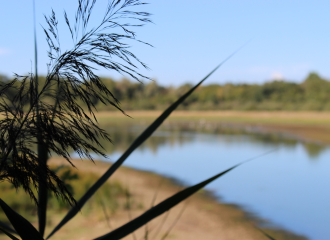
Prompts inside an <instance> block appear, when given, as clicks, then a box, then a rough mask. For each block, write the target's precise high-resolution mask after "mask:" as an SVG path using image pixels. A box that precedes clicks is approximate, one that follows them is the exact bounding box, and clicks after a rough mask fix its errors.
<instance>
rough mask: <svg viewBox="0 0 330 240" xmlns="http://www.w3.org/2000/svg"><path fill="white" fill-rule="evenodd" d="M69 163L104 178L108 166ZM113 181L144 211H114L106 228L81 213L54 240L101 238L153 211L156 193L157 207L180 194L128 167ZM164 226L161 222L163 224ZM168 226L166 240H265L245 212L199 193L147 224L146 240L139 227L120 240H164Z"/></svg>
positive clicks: (164, 182)
mask: <svg viewBox="0 0 330 240" xmlns="http://www.w3.org/2000/svg"><path fill="white" fill-rule="evenodd" d="M73 163H74V165H75V166H76V167H77V168H78V170H79V171H83V172H84V171H92V172H95V173H98V174H102V173H104V172H105V171H106V170H107V169H108V167H109V166H110V164H109V163H105V162H96V163H95V164H93V163H92V162H89V161H87V160H84V161H82V160H73ZM50 164H51V165H52V164H55V165H58V164H67V162H66V161H64V160H63V159H60V158H52V159H51V160H50ZM113 180H119V181H120V182H121V183H123V184H124V185H126V186H128V187H129V191H130V192H131V193H132V195H133V196H132V198H134V201H136V202H138V203H139V204H140V205H141V206H143V207H142V208H141V209H136V208H135V210H132V211H127V210H121V211H118V212H116V213H115V215H112V216H111V217H110V222H109V223H107V221H106V220H105V218H100V216H98V217H94V216H93V214H90V215H88V217H87V216H86V214H84V211H82V213H81V214H78V215H79V216H76V218H75V219H73V220H71V221H70V222H69V223H68V224H67V225H65V226H64V227H63V228H62V229H60V230H59V231H58V232H57V233H56V234H55V235H54V236H53V237H52V239H54V240H56V239H75V240H83V239H86V240H87V239H93V238H96V237H99V236H101V235H103V234H106V233H108V232H110V231H111V230H112V229H115V228H117V227H119V226H121V225H122V224H124V223H126V222H127V221H129V219H133V218H134V217H137V216H139V215H140V214H141V213H143V212H144V211H145V210H147V209H148V208H149V207H150V206H151V203H152V199H153V198H155V195H156V192H157V196H156V201H155V204H157V203H159V202H160V201H162V200H164V199H166V198H167V197H169V196H171V195H173V194H174V193H176V192H177V191H179V190H180V189H182V188H181V187H178V186H176V185H174V184H172V183H171V182H170V181H169V180H168V179H164V178H162V177H160V176H157V175H155V174H152V173H148V172H142V171H137V170H132V169H129V168H120V169H119V170H118V171H117V172H115V174H114V175H113V176H112V177H111V178H110V180H109V181H113ZM159 186H160V187H159ZM157 189H158V191H157ZM183 208H185V209H184V211H183V214H182V215H181V217H180V219H179V220H178V221H177V219H178V215H180V212H181V211H182V209H183ZM59 220H60V219H59V218H58V219H52V220H51V221H50V225H52V226H54V224H56V223H57V222H59ZM163 221H165V222H164V224H163V225H162V222H163ZM175 222H176V224H175V225H174V226H172V225H173V224H174V223H175ZM171 226H172V227H173V229H172V230H171V231H170V233H169V235H168V236H167V238H166V239H176V240H184V239H191V240H194V239H196V240H197V239H198V240H200V239H208V240H213V239H214V240H218V239H228V240H229V239H251V240H252V239H253V240H258V239H269V238H267V237H266V236H265V235H264V234H263V233H261V232H260V231H259V230H257V229H256V228H255V226H256V225H255V223H254V222H253V220H252V219H249V218H248V217H247V216H246V215H245V213H244V212H243V211H241V210H239V209H238V208H236V207H234V206H230V205H226V204H219V203H217V202H216V201H215V200H213V199H212V198H210V197H207V196H206V195H205V194H202V193H198V194H195V195H194V196H193V197H191V198H189V199H188V200H187V201H186V202H184V203H183V204H182V203H181V204H179V205H178V206H176V207H175V208H173V209H172V210H171V211H170V212H169V214H167V213H164V214H163V215H161V216H160V217H158V218H156V219H155V220H153V221H152V222H150V223H149V224H148V227H147V229H148V237H147V238H145V237H144V236H145V232H146V228H145V227H142V228H140V229H139V230H137V231H136V232H135V233H134V235H135V236H133V235H129V236H128V237H126V238H124V239H138V240H140V239H152V240H153V239H162V237H163V236H164V234H165V233H166V232H167V231H168V229H170V228H171ZM51 229H52V227H50V226H49V227H48V232H49V231H50V230H51ZM78 229H79V230H78ZM158 231H159V232H158ZM157 232H158V234H157ZM268 234H270V235H271V234H272V236H273V237H275V236H276V239H299V238H294V237H292V238H285V237H283V236H282V234H281V233H278V232H277V233H275V232H271V231H270V232H269V231H268Z"/></svg>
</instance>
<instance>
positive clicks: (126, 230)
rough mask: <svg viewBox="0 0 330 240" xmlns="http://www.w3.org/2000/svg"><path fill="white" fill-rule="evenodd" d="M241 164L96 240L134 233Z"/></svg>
mask: <svg viewBox="0 0 330 240" xmlns="http://www.w3.org/2000/svg"><path fill="white" fill-rule="evenodd" d="M239 165H240V164H237V165H235V166H234V167H231V168H229V169H227V170H225V171H223V172H221V173H219V174H217V175H215V176H213V177H211V178H209V179H207V180H205V181H203V182H201V183H199V184H196V185H194V186H191V187H188V188H186V189H184V190H182V191H180V192H178V193H176V194H174V195H173V196H172V197H169V198H168V199H166V200H164V201H163V202H161V203H159V204H158V205H156V206H155V207H153V208H150V209H149V210H148V211H146V212H145V213H143V214H142V215H140V216H139V217H137V218H135V219H134V220H132V221H130V222H128V223H126V224H125V225H123V226H121V227H119V228H117V229H115V230H114V231H112V232H110V233H108V234H106V235H103V236H101V237H98V238H95V239H94V240H106V239H111V240H116V239H120V238H123V237H125V236H127V235H128V234H130V233H132V232H133V231H135V230H136V229H138V228H139V227H141V226H143V225H144V224H146V223H147V222H149V221H150V220H152V219H154V218H155V217H157V216H159V215H161V214H162V213H164V212H166V211H168V210H169V209H171V208H172V207H174V206H175V205H177V204H178V203H180V202H182V201H183V200H185V199H186V198H188V197H189V196H191V195H192V194H194V193H195V192H197V191H198V190H200V189H202V188H203V187H205V185H207V184H209V183H210V182H212V181H214V180H215V179H217V178H219V177H221V176H222V175H224V174H226V173H227V172H229V171H231V170H233V169H234V168H236V167H238V166H239Z"/></svg>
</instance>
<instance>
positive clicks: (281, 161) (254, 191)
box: [109, 127, 330, 240]
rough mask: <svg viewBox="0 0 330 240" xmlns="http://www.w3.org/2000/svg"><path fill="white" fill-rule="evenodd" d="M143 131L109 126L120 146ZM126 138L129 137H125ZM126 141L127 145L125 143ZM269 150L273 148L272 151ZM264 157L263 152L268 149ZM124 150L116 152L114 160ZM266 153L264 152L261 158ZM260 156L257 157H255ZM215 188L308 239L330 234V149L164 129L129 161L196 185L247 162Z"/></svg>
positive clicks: (221, 197)
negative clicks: (123, 130) (245, 161)
mask: <svg viewBox="0 0 330 240" xmlns="http://www.w3.org/2000/svg"><path fill="white" fill-rule="evenodd" d="M142 130H143V128H141V127H125V134H126V135H125V134H121V133H122V130H120V129H119V128H113V129H109V132H110V134H111V135H112V136H117V137H118V136H124V138H125V139H126V140H127V141H128V142H127V143H124V142H125V140H123V139H122V138H121V139H119V138H118V139H117V141H116V137H115V139H114V141H115V145H114V146H115V147H116V144H117V143H118V144H117V146H119V148H120V146H121V148H122V149H125V148H126V145H128V144H129V143H131V142H132V141H131V140H132V139H134V137H135V136H136V135H137V134H138V133H139V132H141V131H142ZM125 136H126V137H125ZM125 144H126V145H125ZM272 150H274V151H273V152H270V153H269V151H272ZM267 152H268V154H266V155H265V153H267ZM120 154H121V151H114V150H112V152H111V153H109V159H110V161H115V160H117V159H118V158H119V156H120ZM262 155H263V156H262ZM256 157H257V158H256ZM250 158H255V159H254V160H252V161H249V162H247V163H245V164H243V165H241V166H239V167H238V168H236V169H234V170H233V171H231V172H229V173H228V174H226V175H224V176H223V177H221V178H219V179H218V180H216V181H215V182H213V183H211V184H209V185H208V186H207V187H206V189H208V190H211V191H212V192H213V193H214V195H215V196H216V197H218V198H219V200H220V201H222V202H227V203H234V204H238V205H240V206H242V207H243V208H244V209H245V210H247V211H249V212H251V213H253V214H254V215H256V216H259V217H262V218H264V219H266V220H269V221H270V222H271V223H272V224H273V225H274V226H278V227H282V228H285V229H287V230H290V231H293V232H295V233H298V234H303V235H305V236H306V237H308V238H310V239H317V240H321V239H329V238H330V214H329V213H330V175H329V172H330V149H328V148H324V147H319V146H316V145H310V144H309V145H306V144H304V143H301V142H299V141H295V140H285V139H282V140H281V139H279V138H275V139H274V138H273V137H269V136H266V135H263V136H261V135H252V134H237V133H235V134H230V133H226V134H207V133H197V132H178V131H176V132H174V131H168V130H160V131H157V132H155V134H154V135H153V136H152V137H151V138H150V139H149V140H148V141H147V142H146V143H144V144H143V146H141V147H140V148H139V149H138V150H136V151H135V152H134V153H132V155H131V156H130V157H129V158H128V159H127V160H126V162H125V164H124V165H126V166H129V167H133V168H136V169H143V170H148V171H153V172H156V173H159V174H162V175H165V176H170V177H174V178H176V179H178V180H179V181H181V182H183V183H184V184H196V183H198V182H200V181H203V180H205V179H207V178H209V177H211V176H213V175H215V174H217V173H219V172H221V171H223V170H225V169H227V168H229V167H232V166H233V165H235V164H237V163H240V162H242V161H244V160H247V159H250Z"/></svg>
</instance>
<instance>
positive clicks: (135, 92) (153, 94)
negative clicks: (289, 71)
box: [0, 73, 330, 111]
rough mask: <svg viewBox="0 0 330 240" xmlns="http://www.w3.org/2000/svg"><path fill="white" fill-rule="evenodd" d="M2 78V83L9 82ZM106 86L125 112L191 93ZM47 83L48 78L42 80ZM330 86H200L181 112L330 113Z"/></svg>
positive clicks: (318, 81)
mask: <svg viewBox="0 0 330 240" xmlns="http://www.w3.org/2000/svg"><path fill="white" fill-rule="evenodd" d="M7 79H8V78H6V77H5V76H0V80H2V81H4V80H7ZM101 80H102V82H103V83H104V85H105V86H107V88H108V89H109V90H110V91H111V92H112V93H113V94H114V95H115V96H116V98H117V99H118V100H119V101H120V103H121V107H122V108H123V109H125V110H161V109H164V108H165V107H166V106H168V105H169V104H170V103H172V102H173V101H174V100H175V99H176V98H178V97H179V96H181V95H182V93H184V92H185V91H187V90H188V89H190V88H191V87H192V85H190V84H185V85H182V86H180V87H178V88H174V87H164V86H160V85H158V84H157V82H156V81H151V82H146V84H141V83H138V82H131V81H129V80H127V79H122V80H120V81H114V80H113V79H111V78H101ZM39 81H41V82H45V77H39ZM329 92H330V82H329V81H328V80H326V79H322V78H321V77H320V76H318V75H317V74H316V73H310V74H309V76H308V77H307V78H306V79H305V80H304V81H303V82H302V83H300V84H298V83H292V82H288V81H277V80H276V81H272V82H267V83H264V84H262V85H257V84H251V85H249V84H236V85H235V84H229V83H228V84H225V85H217V84H212V85H207V86H200V87H199V88H198V89H196V91H195V92H194V93H193V94H192V95H191V97H190V98H189V99H187V100H186V101H185V102H184V103H183V104H182V106H180V107H179V109H185V110H244V111H248V110H258V111H261V110H271V111H274V110H287V111H301V110H307V111H329V110H330V95H329ZM94 103H95V104H96V106H97V107H98V109H99V110H115V108H114V107H112V106H104V105H103V104H101V103H100V102H98V100H97V99H94Z"/></svg>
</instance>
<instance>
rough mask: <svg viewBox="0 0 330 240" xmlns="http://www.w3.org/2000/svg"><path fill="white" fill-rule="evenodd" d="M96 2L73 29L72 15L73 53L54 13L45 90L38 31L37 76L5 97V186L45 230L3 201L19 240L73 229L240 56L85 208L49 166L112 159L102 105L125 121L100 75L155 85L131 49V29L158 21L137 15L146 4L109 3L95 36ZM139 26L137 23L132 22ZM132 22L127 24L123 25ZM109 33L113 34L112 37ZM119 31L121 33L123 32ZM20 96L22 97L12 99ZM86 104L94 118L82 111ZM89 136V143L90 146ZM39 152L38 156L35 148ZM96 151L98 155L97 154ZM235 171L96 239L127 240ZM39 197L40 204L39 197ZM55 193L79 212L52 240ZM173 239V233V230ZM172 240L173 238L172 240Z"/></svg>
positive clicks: (1, 128) (0, 172)
mask: <svg viewBox="0 0 330 240" xmlns="http://www.w3.org/2000/svg"><path fill="white" fill-rule="evenodd" d="M95 3H96V1H95V0H93V1H89V0H79V1H78V8H77V11H76V15H75V17H74V19H75V22H74V24H73V25H72V24H71V22H70V20H69V17H68V15H67V13H66V12H64V19H65V22H66V25H67V27H68V29H69V32H70V35H71V39H72V42H73V47H72V48H71V49H69V50H66V51H64V52H63V50H62V49H61V45H60V35H59V32H58V20H57V17H56V14H55V12H54V11H52V14H51V15H50V16H49V17H46V16H45V20H46V23H47V28H44V29H43V30H44V33H45V35H46V40H47V42H48V45H49V51H48V56H49V59H50V62H49V64H48V73H47V76H46V81H45V83H44V85H42V86H41V85H39V83H38V69H37V42H36V31H35V74H32V73H31V74H30V75H28V76H19V75H16V78H15V79H14V80H13V81H11V82H8V83H5V84H4V85H2V86H1V89H0V98H1V101H0V112H1V114H2V117H3V118H2V119H1V120H0V133H1V135H0V149H1V159H0V181H3V180H7V181H9V182H11V183H12V184H13V185H14V187H15V188H19V187H22V188H23V189H24V190H25V191H26V192H27V194H29V195H30V197H31V199H33V200H34V201H35V203H36V204H38V219H39V230H37V229H36V228H35V227H34V226H33V225H32V224H31V223H30V222H28V221H27V220H26V219H25V218H24V217H22V216H21V215H20V214H18V213H17V212H15V211H14V210H13V209H11V208H10V207H9V206H8V205H7V204H6V203H5V202H4V201H3V200H2V199H0V206H1V208H2V209H3V211H4V213H5V214H6V216H7V218H8V220H9V221H10V223H11V224H12V226H13V228H12V227H10V226H8V225H6V224H5V223H2V222H0V229H1V230H2V231H3V232H4V233H5V234H7V236H8V237H10V238H11V239H17V237H15V236H14V235H18V236H19V237H21V238H22V239H49V238H50V237H51V236H53V235H54V234H55V233H56V232H57V231H58V230H59V229H60V228H61V227H63V226H64V225H65V224H66V223H67V222H68V221H70V220H71V219H72V218H73V217H74V216H75V215H76V214H77V213H78V212H79V211H80V210H81V209H82V208H83V207H84V205H85V203H86V202H87V201H88V200H89V199H90V198H91V197H92V196H93V195H94V194H95V193H96V191H97V190H98V189H99V188H100V187H101V186H102V185H103V184H104V183H105V182H106V181H107V180H108V179H109V178H110V177H111V176H112V174H113V173H114V172H116V170H117V169H118V168H119V167H120V166H121V165H122V164H123V163H124V161H125V160H126V159H127V158H128V157H129V156H130V154H131V153H132V152H134V151H135V149H136V148H138V147H139V146H140V145H141V144H142V143H143V142H144V141H145V140H146V139H148V138H149V137H150V136H151V135H152V133H153V132H155V130H156V129H157V128H158V127H159V126H160V125H161V124H162V123H163V122H164V121H165V120H166V119H167V118H168V116H169V115H170V114H171V113H172V112H173V111H174V110H175V109H176V108H177V107H178V106H179V105H180V104H181V103H182V102H183V101H184V100H185V99H186V98H187V97H189V95H190V94H191V93H192V92H193V91H194V90H195V89H196V88H197V87H198V86H199V85H201V84H202V83H203V82H204V81H205V80H206V79H207V78H209V76H210V75H211V74H213V73H214V72H215V71H216V70H217V69H218V68H219V67H220V66H222V64H223V63H225V62H226V61H227V60H228V59H230V58H231V57H232V56H233V55H234V54H235V53H236V52H234V53H233V54H231V55H230V56H229V57H227V58H226V59H225V60H224V61H223V62H221V63H220V64H219V65H218V66H217V67H215V68H214V69H213V70H212V71H211V72H210V73H209V74H207V75H206V77H205V78H203V79H202V80H201V81H200V82H199V83H197V84H196V85H195V86H194V87H192V88H191V89H190V90H189V91H187V92H186V93H185V94H184V95H183V96H181V97H180V98H179V99H178V100H177V101H175V102H174V103H173V104H172V105H170V106H169V107H168V108H167V109H166V110H165V111H164V112H163V113H162V114H161V115H160V116H159V117H158V118H157V119H155V121H154V122H153V123H152V124H151V125H150V126H149V127H147V128H146V130H145V131H144V132H143V133H141V135H140V136H138V137H137V138H136V139H135V141H134V142H133V143H132V144H131V145H130V147H128V149H127V150H126V151H125V152H124V153H123V154H122V156H121V157H120V158H119V159H118V160H117V161H116V162H115V163H113V164H112V165H111V167H110V168H109V169H108V170H107V171H106V172H105V173H104V174H103V175H102V176H101V177H100V178H99V179H98V180H97V181H96V182H95V183H94V184H93V185H92V186H91V187H90V188H89V190H88V191H87V192H86V193H85V194H84V195H83V196H82V197H81V198H80V199H78V200H77V201H76V200H75V199H74V198H73V196H72V195H71V193H70V191H68V189H67V188H66V186H65V183H64V182H63V181H62V180H61V179H60V178H59V177H58V176H57V175H56V173H55V172H54V171H52V170H50V168H49V166H48V164H47V160H48V158H49V156H50V155H51V154H54V153H55V154H57V155H59V156H62V157H63V158H65V159H66V160H67V161H68V162H69V163H70V164H71V165H72V166H74V165H73V164H72V162H71V161H70V152H72V150H73V151H75V152H77V153H78V154H79V156H80V157H81V158H82V159H85V158H87V159H89V160H92V161H93V158H92V155H91V153H97V154H100V155H102V156H104V157H106V155H105V153H104V150H103V148H102V145H101V143H100V141H99V139H100V138H104V139H106V140H107V141H111V139H110V136H109V135H108V134H107V133H106V132H105V131H104V130H103V129H101V128H100V127H99V126H98V124H97V119H96V117H95V115H94V111H95V110H96V108H95V105H94V102H95V100H98V101H100V102H102V103H103V104H110V105H112V106H113V107H115V108H117V109H118V110H119V111H121V112H122V113H123V114H125V112H124V111H123V110H122V109H121V108H120V105H119V102H118V101H117V99H116V98H115V96H114V95H113V93H111V92H110V91H109V90H108V89H107V88H106V87H105V85H104V84H103V83H102V81H101V80H100V78H99V77H98V76H97V75H96V74H95V73H94V71H95V68H96V67H102V68H105V69H108V70H114V71H117V72H119V73H123V74H128V75H129V76H131V77H132V78H134V79H137V80H139V79H140V78H145V79H148V78H147V77H146V76H144V75H142V74H140V73H138V72H137V64H139V65H141V66H142V67H144V68H147V66H146V65H145V64H144V63H143V62H142V61H140V60H139V59H138V58H137V57H136V56H135V55H134V54H133V53H132V52H130V51H129V50H128V48H129V44H128V43H126V41H138V42H141V43H143V44H147V43H145V42H142V41H140V40H138V39H136V36H135V33H134V32H133V31H132V30H130V28H131V27H135V26H143V24H144V23H148V22H151V21H150V19H149V16H150V14H149V13H146V12H136V11H131V10H130V9H131V8H134V7H135V6H140V5H143V4H145V3H143V2H141V1H139V0H116V1H115V0H113V1H109V3H108V5H107V8H106V11H105V15H104V17H103V19H102V20H101V22H100V24H99V25H97V26H96V27H93V28H91V29H89V28H88V23H89V19H90V16H91V13H92V10H93V8H94V5H95ZM127 19H128V20H134V21H135V22H137V23H134V24H133V23H132V24H131V23H129V22H125V20H127ZM121 20H124V22H121ZM108 30H111V31H113V32H111V33H108ZM116 31H117V32H116ZM9 91H11V92H14V93H15V94H14V96H13V97H12V95H9V94H8V92H9ZM79 101H82V102H84V104H85V105H86V106H87V110H86V111H85V109H83V108H82V107H81V106H80V105H79ZM81 136H84V138H82V137H81ZM34 145H37V149H38V150H37V152H35V151H33V150H32V149H33V146H34ZM95 146H96V147H95ZM237 166H238V165H235V166H233V167H231V168H229V169H227V170H225V171H222V172H221V173H219V174H217V175H215V176H213V177H211V178H209V179H207V180H205V181H203V182H201V183H198V184H196V185H193V186H190V187H187V188H185V189H184V190H182V191H180V192H178V193H176V194H174V195H173V196H171V197H169V198H167V199H166V200H164V201H162V202H161V203H159V204H157V205H155V206H153V207H151V208H150V209H149V210H147V211H146V212H144V213H143V214H142V215H140V216H138V217H137V218H135V219H132V220H131V221H129V222H128V223H126V224H124V225H123V226H121V227H119V228H117V229H115V230H113V231H111V232H109V233H107V234H105V235H103V236H99V237H97V238H95V239H98V240H101V239H120V238H123V237H125V236H127V235H128V234H131V233H132V232H134V231H135V230H136V229H138V228H140V227H141V226H143V225H145V224H146V223H148V222H149V221H150V220H152V219H154V218H155V217H157V216H159V215H161V214H162V213H164V212H166V211H168V210H169V209H171V208H172V207H174V206H175V205H177V204H178V203H180V202H182V201H183V200H185V199H186V198H188V197H189V196H191V195H192V194H194V193H195V192H197V191H198V190H200V189H201V188H203V187H204V186H206V185H207V184H208V183H210V182H212V181H214V180H216V179H217V178H219V177H221V176H223V175H224V174H226V173H228V172H230V171H231V170H233V169H234V168H236V167H237ZM34 188H35V189H37V192H38V196H36V195H35V192H34V191H33V189H34ZM49 191H50V192H52V193H54V194H55V195H56V196H57V197H61V198H63V199H64V200H66V201H67V202H68V203H70V204H71V206H72V208H71V209H70V210H69V211H68V213H67V214H66V215H65V217H64V218H63V219H62V220H61V221H60V223H59V224H58V225H57V226H56V227H55V228H54V229H53V230H52V232H51V233H50V234H49V235H48V236H47V237H46V238H44V232H45V227H46V218H47V216H46V211H47V209H46V206H47V198H48V192H49ZM169 231H170V230H169ZM165 237H166V236H165Z"/></svg>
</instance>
